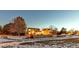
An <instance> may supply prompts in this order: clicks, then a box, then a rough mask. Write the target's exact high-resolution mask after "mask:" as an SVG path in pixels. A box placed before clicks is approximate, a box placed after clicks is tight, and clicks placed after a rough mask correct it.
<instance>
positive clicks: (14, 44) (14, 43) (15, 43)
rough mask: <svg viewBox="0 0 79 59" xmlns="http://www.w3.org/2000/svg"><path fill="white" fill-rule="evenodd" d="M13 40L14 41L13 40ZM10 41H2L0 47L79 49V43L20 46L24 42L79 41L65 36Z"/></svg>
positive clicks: (74, 37)
mask: <svg viewBox="0 0 79 59" xmlns="http://www.w3.org/2000/svg"><path fill="white" fill-rule="evenodd" d="M11 38H12V39H11ZM11 38H10V39H3V38H1V39H0V47H10V46H11V47H20V48H59V47H61V48H62V47H79V43H64V44H53V45H52V44H51V45H49V44H43V43H34V44H33V45H19V44H20V43H23V42H37V41H48V40H62V39H78V38H79V36H65V37H48V38H47V37H46V38H32V39H24V38H23V39H22V38H19V39H17V38H16V37H15V39H14V38H13V37H11Z"/></svg>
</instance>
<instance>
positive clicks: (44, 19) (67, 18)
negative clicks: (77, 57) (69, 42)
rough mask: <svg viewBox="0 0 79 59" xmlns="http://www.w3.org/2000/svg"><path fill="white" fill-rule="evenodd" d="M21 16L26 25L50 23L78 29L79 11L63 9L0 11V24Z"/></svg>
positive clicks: (37, 25) (43, 26) (38, 25)
mask: <svg viewBox="0 0 79 59" xmlns="http://www.w3.org/2000/svg"><path fill="white" fill-rule="evenodd" d="M16 16H22V17H23V18H24V19H25V21H26V24H27V26H28V27H35V28H46V27H49V26H50V25H52V26H55V27H57V28H58V29H61V28H62V27H65V28H67V29H71V28H75V29H78V30H79V11H77V10H75V11H71V10H70V11H65V10H64V11H63V10H60V11H59V10H58V11H54V10H51V11H50V10H49V11H45V10H43V11H42V10H40V11H39V10H38V11H36V10H29V11H28V10H26V11H18V10H17V11H10V10H7V11H6V10H4V11H0V25H4V24H7V23H9V22H10V21H11V20H12V18H14V17H16Z"/></svg>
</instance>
